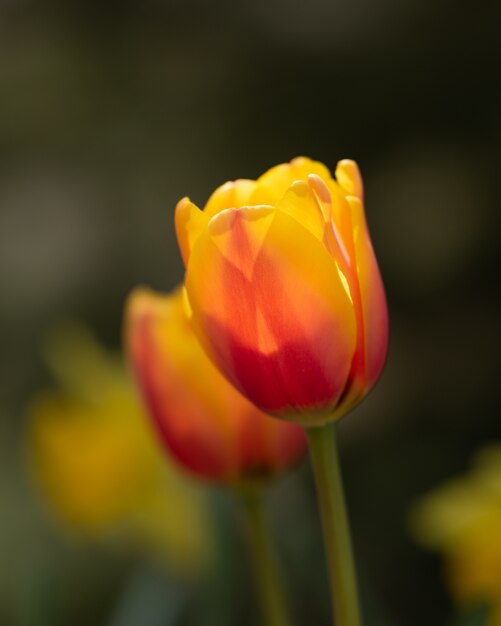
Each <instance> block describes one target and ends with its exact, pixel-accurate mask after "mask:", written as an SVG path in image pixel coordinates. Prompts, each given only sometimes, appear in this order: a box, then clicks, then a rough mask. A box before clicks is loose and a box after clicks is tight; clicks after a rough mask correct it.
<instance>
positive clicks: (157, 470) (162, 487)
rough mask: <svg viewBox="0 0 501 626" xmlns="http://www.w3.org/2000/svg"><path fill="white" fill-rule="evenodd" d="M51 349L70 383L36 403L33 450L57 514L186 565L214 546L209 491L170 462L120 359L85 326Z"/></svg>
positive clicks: (194, 564)
mask: <svg viewBox="0 0 501 626" xmlns="http://www.w3.org/2000/svg"><path fill="white" fill-rule="evenodd" d="M47 357H48V360H49V364H50V365H51V369H52V370H53V372H54V374H55V375H56V377H57V378H58V379H59V382H60V384H61V386H60V388H59V389H57V390H52V391H47V392H44V393H41V394H39V396H38V397H37V398H35V400H34V401H33V402H32V405H31V408H30V420H29V431H28V455H29V462H30V465H31V468H32V470H33V474H34V478H35V480H36V482H37V483H38V485H39V486H40V489H41V491H42V493H43V494H44V496H45V497H46V499H47V501H48V502H49V503H50V505H51V509H52V510H53V512H54V514H55V516H56V517H57V518H58V519H59V521H60V522H61V523H62V524H63V525H65V526H66V527H67V528H68V529H69V530H71V531H72V532H73V533H75V534H79V535H83V536H86V537H92V538H100V537H103V536H110V535H113V536H116V535H118V536H119V537H124V538H126V539H127V540H128V541H130V542H132V543H136V544H138V545H139V546H140V547H143V548H146V549H149V550H151V551H152V552H153V553H155V554H161V555H163V556H164V557H165V558H166V560H167V561H168V562H169V563H170V564H171V565H173V566H175V567H176V568H178V569H182V570H191V569H193V568H198V567H199V566H201V565H202V563H203V562H204V561H205V560H206V558H207V556H208V555H209V551H210V545H209V544H210V533H209V532H208V521H207V516H206V514H205V506H204V502H203V501H202V496H201V494H199V493H197V491H196V490H195V489H194V487H193V486H192V485H190V484H187V481H186V480H185V479H184V478H183V477H182V476H180V475H179V473H178V472H177V471H176V470H175V468H174V467H172V466H170V465H168V464H166V462H165V459H164V458H162V454H161V452H160V450H159V449H158V448H157V445H156V442H155V439H154V436H153V433H150V431H149V429H148V426H147V421H146V419H145V416H144V413H143V411H142V409H141V408H140V406H139V405H138V402H137V400H136V397H135V393H134V388H133V386H132V385H131V383H130V382H129V379H128V376H127V374H126V371H125V368H124V367H123V364H122V363H121V361H120V360H119V359H118V358H116V357H114V356H113V355H110V354H108V353H106V352H105V351H104V350H103V349H102V348H101V347H100V346H99V345H98V343H97V342H96V341H95V339H94V337H93V336H92V335H91V334H90V333H89V332H88V331H86V330H85V329H84V328H81V327H79V326H76V327H68V328H66V329H60V330H59V331H58V332H57V333H56V334H55V335H54V336H53V337H52V338H51V339H50V341H49V343H48V348H47Z"/></svg>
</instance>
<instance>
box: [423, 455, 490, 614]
mask: <svg viewBox="0 0 501 626" xmlns="http://www.w3.org/2000/svg"><path fill="white" fill-rule="evenodd" d="M411 524H412V530H413V532H414V535H415V536H416V538H417V539H418V541H419V542H420V543H422V544H423V545H424V546H426V547H428V548H431V549H433V550H436V551H438V552H440V553H442V554H443V556H444V559H445V567H446V570H445V571H446V579H447V584H448V586H449V589H450V591H451V594H452V596H453V598H454V599H455V600H456V602H457V603H458V604H459V605H460V606H468V605H471V604H475V603H487V604H490V605H491V606H492V608H493V611H492V613H491V615H490V620H489V626H491V625H492V626H501V445H500V444H492V445H490V446H488V447H486V448H484V449H482V450H480V451H479V453H477V456H476V458H475V464H474V467H473V470H472V471H470V472H469V473H468V474H467V475H465V476H461V477H457V478H454V479H452V480H450V481H448V482H446V483H445V484H443V485H440V486H439V487H437V488H436V489H434V490H433V491H432V492H430V493H428V494H426V495H425V496H424V497H423V498H422V499H421V500H420V501H419V502H418V503H417V504H416V505H415V507H414V508H413V510H412V514H411Z"/></svg>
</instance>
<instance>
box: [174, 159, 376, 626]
mask: <svg viewBox="0 0 501 626" xmlns="http://www.w3.org/2000/svg"><path fill="white" fill-rule="evenodd" d="M335 178H336V179H334V178H333V177H332V176H331V174H330V172H329V170H328V169H327V168H326V167H325V166H324V165H322V164H321V163H318V162H315V161H311V160H310V159H307V158H302V157H300V158H297V159H294V160H293V161H291V162H290V163H289V164H282V165H277V166H276V167H274V168H272V169H271V170H269V171H268V172H266V173H265V174H263V175H262V176H261V177H260V178H258V179H257V180H256V181H253V180H236V181H234V182H229V183H226V184H224V185H223V186H222V187H219V188H218V189H216V191H215V192H214V193H213V194H212V196H211V197H210V198H209V200H208V202H207V204H206V206H205V208H204V210H203V211H201V210H200V209H199V208H198V207H197V206H196V205H195V204H193V203H192V202H191V201H190V200H189V198H183V199H182V200H181V201H180V202H179V203H178V205H177V207H176V231H177V237H178V241H179V246H180V249H181V254H182V256H183V260H184V263H185V266H186V279H185V290H186V296H187V298H186V299H187V306H188V307H189V315H190V319H191V324H192V327H193V329H194V332H195V334H196V335H197V337H198V339H199V341H200V343H201V345H202V346H203V348H204V350H205V352H206V354H207V355H208V356H209V358H210V359H211V360H212V362H213V363H214V364H215V365H216V366H217V367H218V369H219V370H220V371H221V372H222V373H223V374H224V376H225V377H226V378H227V379H228V380H229V381H231V383H233V385H235V387H236V388H238V389H239V390H240V391H241V392H242V394H243V395H244V396H246V397H247V398H248V399H249V400H251V401H252V402H253V403H254V404H255V405H256V406H258V407H260V408H261V409H263V410H265V411H267V412H268V413H272V414H274V415H276V416H278V417H283V418H285V419H289V420H291V421H296V422H299V423H300V424H302V425H303V426H305V427H306V429H307V434H308V443H309V447H310V453H311V458H312V464H313V470H314V474H315V481H316V487H317V493H318V497H319V501H320V509H321V515H322V523H323V527H324V538H325V543H326V551H327V557H328V561H329V570H330V577H331V592H332V598H333V611H334V614H335V624H336V626H359V625H360V624H361V616H360V610H359V606H358V599H357V587H356V577H355V568H354V561H353V553H352V548H351V539H350V533H349V525H348V518H347V513H346V507H345V502H344V495H343V489H342V481H341V475H340V469H339V463H338V460H337V451H336V446H335V438H334V423H335V422H336V421H337V420H339V418H340V417H342V416H343V415H344V414H345V413H347V412H348V411H349V410H351V409H352V408H353V407H355V406H356V405H357V404H358V403H359V402H360V401H361V400H362V398H363V397H364V396H365V395H366V394H367V393H368V392H369V390H370V389H371V388H372V387H373V385H374V383H375V382H376V380H377V379H378V377H379V375H380V373H381V370H382V368H383V365H384V361H385V358H386V352H387V346H388V312H387V306H386V297H385V293H384V288H383V283H382V280H381V276H380V273H379V269H378V266H377V262H376V258H375V256H374V251H373V249H372V244H371V240H370V236H369V232H368V229H367V224H366V220H365V215H364V207H363V186H362V179H361V176H360V172H359V170H358V167H357V165H356V163H355V162H353V161H348V160H344V161H340V162H339V163H338V165H337V168H336V172H335Z"/></svg>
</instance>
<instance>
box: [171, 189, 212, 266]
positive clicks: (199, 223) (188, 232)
mask: <svg viewBox="0 0 501 626" xmlns="http://www.w3.org/2000/svg"><path fill="white" fill-rule="evenodd" d="M208 222H209V218H208V217H207V216H206V215H205V214H204V213H203V212H202V211H201V210H200V209H199V208H198V207H197V206H196V204H193V202H191V200H190V199H189V198H183V199H182V200H180V201H179V202H178V203H177V206H176V215H175V225H176V235H177V240H178V243H179V248H180V250H181V255H182V257H183V261H184V264H185V265H187V263H188V259H189V258H190V252H191V249H192V248H193V244H194V242H195V241H196V240H197V238H198V237H199V235H200V233H201V232H202V231H203V230H204V229H205V228H206V227H207V224H208Z"/></svg>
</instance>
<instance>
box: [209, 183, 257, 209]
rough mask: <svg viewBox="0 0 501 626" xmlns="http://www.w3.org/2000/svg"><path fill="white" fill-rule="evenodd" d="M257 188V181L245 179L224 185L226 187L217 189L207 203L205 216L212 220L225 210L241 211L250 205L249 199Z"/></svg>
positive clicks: (222, 186)
mask: <svg viewBox="0 0 501 626" xmlns="http://www.w3.org/2000/svg"><path fill="white" fill-rule="evenodd" d="M255 188H256V181H255V180H247V179H244V178H241V179H239V180H234V181H230V182H227V183H224V185H221V187H218V188H217V189H216V191H215V192H214V193H213V194H212V195H211V197H210V198H209V200H208V201H207V204H206V205H205V208H204V213H205V215H207V216H208V217H209V218H210V217H213V216H214V215H217V213H220V212H221V211H223V210H224V209H239V208H240V207H242V206H244V205H246V204H250V202H249V198H250V197H251V194H252V192H253V191H254V190H255ZM258 204H262V203H258Z"/></svg>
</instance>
